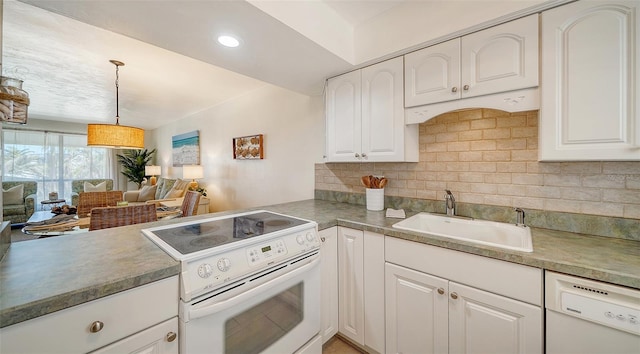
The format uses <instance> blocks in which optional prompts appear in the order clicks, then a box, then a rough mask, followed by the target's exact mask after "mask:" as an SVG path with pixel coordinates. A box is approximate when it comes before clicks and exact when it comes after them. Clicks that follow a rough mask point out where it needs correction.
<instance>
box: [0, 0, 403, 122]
mask: <svg viewBox="0 0 640 354" xmlns="http://www.w3.org/2000/svg"><path fill="white" fill-rule="evenodd" d="M395 3H396V2H361V1H356V2H336V1H330V2H327V4H328V5H329V6H330V7H331V8H332V9H333V10H334V11H335V12H336V13H337V14H338V15H339V16H340V17H341V18H343V19H344V21H347V22H349V23H352V24H357V23H359V22H362V21H364V20H366V19H367V18H368V17H372V16H375V15H377V14H379V13H380V12H382V11H385V10H386V9H388V8H390V6H394V4H395ZM34 6H35V7H34ZM365 9H366V10H365ZM59 14H62V15H64V16H61V15H59ZM3 17H4V22H3V53H2V54H3V58H2V59H3V60H2V64H3V65H2V71H3V75H5V76H10V77H16V78H19V79H22V80H24V84H23V88H24V89H25V90H26V91H27V92H28V93H29V95H30V99H31V105H30V106H29V117H30V118H32V119H33V118H36V119H46V120H59V121H65V122H78V123H89V122H93V123H99V122H107V123H109V122H113V123H114V122H115V110H116V102H115V75H116V74H115V66H114V65H113V64H111V63H110V62H109V60H110V59H117V60H120V61H122V62H124V63H125V66H123V67H121V68H120V70H119V98H120V99H119V110H120V117H121V118H120V123H121V124H123V125H133V126H138V127H142V128H144V129H153V128H156V127H159V126H162V125H164V124H167V123H169V122H171V121H174V120H176V119H180V118H183V117H186V116H189V115H191V114H194V113H196V112H199V111H202V110H205V109H207V108H209V107H212V106H215V105H218V104H220V103H222V102H224V101H226V100H229V99H231V98H233V97H236V96H239V95H243V94H245V93H247V92H250V91H251V90H255V89H257V88H259V87H261V86H264V85H266V84H273V85H277V86H281V87H284V88H287V89H290V90H292V91H296V92H299V93H302V94H307V95H320V94H322V90H323V84H324V79H326V77H328V76H331V75H335V74H337V73H340V72H344V71H347V70H349V69H350V68H351V67H352V66H353V64H351V63H349V62H347V61H346V60H344V59H342V58H340V57H338V56H336V55H334V54H332V53H331V52H329V51H328V50H326V49H324V48H323V47H321V46H320V45H318V44H316V43H315V42H313V41H311V40H309V39H308V38H306V37H304V36H302V35H301V34H299V33H298V32H297V31H295V30H293V29H292V28H290V27H288V26H286V25H284V24H283V23H281V22H280V21H278V20H276V19H275V18H273V17H271V16H269V15H268V14H266V13H265V12H263V11H261V10H259V9H258V8H256V7H254V6H253V5H251V4H250V3H248V2H245V1H188V0H172V1H160V2H153V3H152V2H149V1H108V0H95V1H67V0H62V1H48V0H45V1H38V0H25V1H22V2H18V1H15V0H5V1H4V9H3ZM219 33H231V34H234V35H236V36H238V37H239V38H240V40H241V44H242V45H241V46H240V47H238V48H226V47H223V46H221V45H219V44H217V42H215V38H216V37H217V35H218V34H219Z"/></svg>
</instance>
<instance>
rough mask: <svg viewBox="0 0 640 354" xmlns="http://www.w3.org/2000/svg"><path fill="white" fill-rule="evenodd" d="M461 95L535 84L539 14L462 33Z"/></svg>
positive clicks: (536, 78)
mask: <svg viewBox="0 0 640 354" xmlns="http://www.w3.org/2000/svg"><path fill="white" fill-rule="evenodd" d="M461 53H462V54H461V59H460V61H461V67H462V73H461V82H460V86H462V87H464V86H465V85H468V86H469V88H468V89H464V88H463V89H462V97H463V98H464V97H474V96H480V95H486V94H490V93H496V92H505V91H511V90H517V89H523V88H528V87H535V86H538V15H537V14H535V15H531V16H528V17H525V18H522V19H519V20H515V21H511V22H508V23H505V24H503V25H500V26H496V27H493V28H489V29H486V30H483V31H479V32H476V33H473V34H470V35H468V36H465V37H462V44H461Z"/></svg>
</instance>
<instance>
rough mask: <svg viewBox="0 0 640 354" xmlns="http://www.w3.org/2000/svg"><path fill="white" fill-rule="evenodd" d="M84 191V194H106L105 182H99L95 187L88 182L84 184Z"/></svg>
mask: <svg viewBox="0 0 640 354" xmlns="http://www.w3.org/2000/svg"><path fill="white" fill-rule="evenodd" d="M84 191H85V192H106V191H107V181H103V182H100V183H98V184H96V185H95V186H94V185H93V184H91V183H89V182H84Z"/></svg>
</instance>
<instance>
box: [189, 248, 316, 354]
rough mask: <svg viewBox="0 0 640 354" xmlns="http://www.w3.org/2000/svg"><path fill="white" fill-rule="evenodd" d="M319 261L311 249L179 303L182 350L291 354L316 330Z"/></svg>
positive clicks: (310, 337)
mask: <svg viewBox="0 0 640 354" xmlns="http://www.w3.org/2000/svg"><path fill="white" fill-rule="evenodd" d="M319 264H320V259H319V258H318V256H317V253H316V254H315V255H314V256H313V257H309V258H307V259H304V260H303V261H299V262H297V263H295V264H288V265H287V266H285V267H284V268H279V267H276V268H275V270H269V271H267V272H263V273H266V274H258V275H256V276H254V277H253V278H252V279H248V280H247V281H246V282H243V283H242V284H243V285H234V286H232V287H231V289H230V290H229V291H226V292H223V293H221V294H219V295H210V296H208V297H207V296H206V295H205V296H202V297H200V298H198V299H194V300H193V301H191V302H190V303H183V304H182V305H181V307H182V308H181V318H180V330H181V336H180V338H181V342H180V348H181V353H183V354H190V353H193V354H195V353H198V354H200V353H228V354H231V353H242V354H249V353H278V354H281V353H293V352H295V351H296V350H297V349H299V348H300V347H302V346H303V345H304V344H305V343H306V342H307V341H309V340H310V339H312V338H313V337H314V336H315V335H317V334H318V333H319V332H320V266H319ZM252 282H254V283H259V284H258V285H252ZM243 287H247V289H243Z"/></svg>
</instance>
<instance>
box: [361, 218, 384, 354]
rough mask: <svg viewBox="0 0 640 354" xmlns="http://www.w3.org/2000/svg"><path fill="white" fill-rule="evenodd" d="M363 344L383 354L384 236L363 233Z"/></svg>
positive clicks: (367, 232) (368, 232)
mask: <svg viewBox="0 0 640 354" xmlns="http://www.w3.org/2000/svg"><path fill="white" fill-rule="evenodd" d="M364 344H365V345H366V346H367V347H369V348H371V349H373V350H375V351H377V352H378V353H384V235H382V234H378V233H374V232H370V231H365V232H364Z"/></svg>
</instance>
